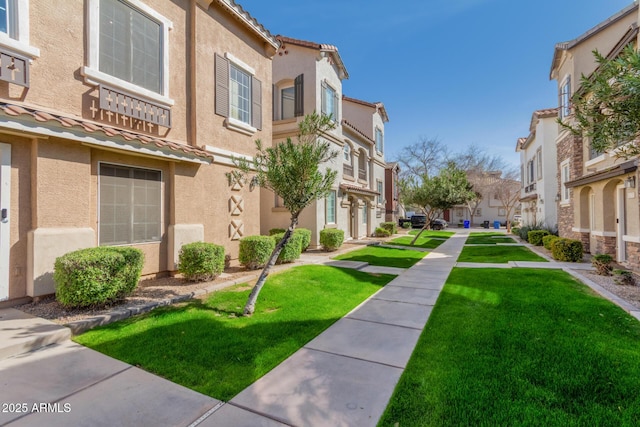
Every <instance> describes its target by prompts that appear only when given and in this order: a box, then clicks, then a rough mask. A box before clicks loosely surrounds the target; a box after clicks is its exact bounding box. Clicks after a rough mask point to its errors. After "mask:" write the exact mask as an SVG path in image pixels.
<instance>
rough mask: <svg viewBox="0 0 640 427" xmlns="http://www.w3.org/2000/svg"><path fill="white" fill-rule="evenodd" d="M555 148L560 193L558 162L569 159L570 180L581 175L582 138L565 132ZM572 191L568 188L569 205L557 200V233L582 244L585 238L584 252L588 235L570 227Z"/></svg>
mask: <svg viewBox="0 0 640 427" xmlns="http://www.w3.org/2000/svg"><path fill="white" fill-rule="evenodd" d="M556 150H557V159H558V160H557V166H558V168H557V170H558V172H557V175H556V178H557V182H558V193H557V194H562V181H561V179H562V170H561V168H560V164H561V163H562V162H564V161H565V160H566V159H570V161H569V174H570V180H572V181H573V180H574V179H576V178H579V177H580V176H582V164H583V157H584V156H583V150H582V138H581V137H577V136H575V135H573V134H571V133H569V132H565V133H564V136H563V137H562V139H560V140H559V141H558V143H557V145H556ZM573 197H574V191H573V189H572V188H571V189H569V200H570V203H569V205H564V206H563V205H561V204H560V202H558V205H557V206H558V234H559V235H560V237H567V238H570V239H576V240H581V241H582V243H583V245H584V243H585V240H586V242H587V245H586V246H585V252H586V250H587V248H588V246H589V245H588V241H589V235H588V234H587V235H586V239H585V238H584V236H583V235H581V234H583V233H576V232H574V231H572V229H573V228H574V227H575V226H576V225H575V221H574V200H573Z"/></svg>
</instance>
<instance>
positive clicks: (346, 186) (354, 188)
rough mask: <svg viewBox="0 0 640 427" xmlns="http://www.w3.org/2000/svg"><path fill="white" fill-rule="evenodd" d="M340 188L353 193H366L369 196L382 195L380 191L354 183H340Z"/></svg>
mask: <svg viewBox="0 0 640 427" xmlns="http://www.w3.org/2000/svg"><path fill="white" fill-rule="evenodd" d="M340 188H341V189H342V190H344V191H347V192H351V193H360V194H366V195H369V196H378V195H380V193H378V192H377V191H375V190H370V189H368V188H364V187H358V186H357V185H352V184H340Z"/></svg>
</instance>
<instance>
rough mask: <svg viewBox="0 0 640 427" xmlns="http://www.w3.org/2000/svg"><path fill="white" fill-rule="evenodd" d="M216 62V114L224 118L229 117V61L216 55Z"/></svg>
mask: <svg viewBox="0 0 640 427" xmlns="http://www.w3.org/2000/svg"><path fill="white" fill-rule="evenodd" d="M215 60H216V62H215V69H216V70H215V73H216V97H215V98H216V99H215V103H216V105H215V113H216V114H218V115H220V116H223V117H229V61H227V60H226V59H225V58H223V57H222V56H220V55H218V54H216V56H215Z"/></svg>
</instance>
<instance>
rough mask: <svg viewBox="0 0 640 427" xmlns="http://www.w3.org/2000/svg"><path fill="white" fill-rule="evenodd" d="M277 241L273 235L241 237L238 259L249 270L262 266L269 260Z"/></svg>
mask: <svg viewBox="0 0 640 427" xmlns="http://www.w3.org/2000/svg"><path fill="white" fill-rule="evenodd" d="M275 247H276V243H275V241H274V240H273V237H271V236H247V237H243V238H242V239H240V253H239V255H238V261H239V262H240V264H241V265H244V266H245V267H246V268H247V269H249V270H256V269H258V268H262V267H264V266H265V265H266V264H267V261H269V257H270V256H271V253H272V252H273V250H274V249H275Z"/></svg>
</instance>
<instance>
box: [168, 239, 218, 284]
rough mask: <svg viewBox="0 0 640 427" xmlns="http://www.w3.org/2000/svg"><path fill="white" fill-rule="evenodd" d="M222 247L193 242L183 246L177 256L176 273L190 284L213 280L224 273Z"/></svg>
mask: <svg viewBox="0 0 640 427" xmlns="http://www.w3.org/2000/svg"><path fill="white" fill-rule="evenodd" d="M224 257H225V253H224V247H222V246H220V245H215V244H213V243H205V242H194V243H188V244H186V245H183V246H182V248H180V254H179V256H178V271H179V272H180V273H182V275H184V278H185V279H187V280H189V281H191V282H204V281H206V280H212V279H215V278H216V277H218V276H219V275H220V273H222V272H223V271H224V259H225V258H224Z"/></svg>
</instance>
